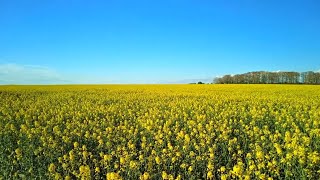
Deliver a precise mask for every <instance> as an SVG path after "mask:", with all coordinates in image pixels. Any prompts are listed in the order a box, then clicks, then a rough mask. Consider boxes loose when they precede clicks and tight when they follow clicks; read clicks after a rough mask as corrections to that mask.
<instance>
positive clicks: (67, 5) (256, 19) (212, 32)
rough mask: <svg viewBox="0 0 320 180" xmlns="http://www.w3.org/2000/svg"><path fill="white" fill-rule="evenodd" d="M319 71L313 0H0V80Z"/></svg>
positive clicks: (181, 79) (318, 4) (318, 6)
mask: <svg viewBox="0 0 320 180" xmlns="http://www.w3.org/2000/svg"><path fill="white" fill-rule="evenodd" d="M257 70H267V71H278V70H283V71H285V70H290V71H307V70H313V71H319V70H320V1H319V0H288V1H286V0H210V1H209V0H208V1H206V0H193V1H191V0H159V1H158V0H145V1H139V0H132V1H128V0H105V1H95V0H90V1H89V0H86V1H85V0H32V1H26V0H0V84H52V83H185V82H190V81H197V80H203V81H211V80H212V79H213V78H214V77H215V76H220V75H224V74H236V73H245V72H247V71H257Z"/></svg>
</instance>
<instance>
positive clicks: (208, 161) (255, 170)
mask: <svg viewBox="0 0 320 180" xmlns="http://www.w3.org/2000/svg"><path fill="white" fill-rule="evenodd" d="M0 129H1V131H0V179H140V180H149V179H168V180H169V179H172V180H174V179H268V180H269V179H318V178H319V177H320V87H319V86H308V85H303V86H302V85H92V86H85V85H81V86H1V87H0Z"/></svg>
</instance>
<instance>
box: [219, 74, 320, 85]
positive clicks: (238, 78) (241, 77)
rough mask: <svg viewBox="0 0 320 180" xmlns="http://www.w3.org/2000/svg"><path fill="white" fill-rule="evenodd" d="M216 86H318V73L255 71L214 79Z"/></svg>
mask: <svg viewBox="0 0 320 180" xmlns="http://www.w3.org/2000/svg"><path fill="white" fill-rule="evenodd" d="M214 83H216V84H320V72H313V71H308V72H301V73H300V72H292V71H291V72H285V71H284V72H268V71H255V72H248V73H244V74H236V75H229V74H228V75H224V76H223V77H217V78H215V79H214Z"/></svg>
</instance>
